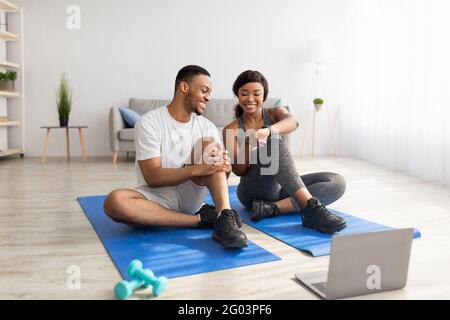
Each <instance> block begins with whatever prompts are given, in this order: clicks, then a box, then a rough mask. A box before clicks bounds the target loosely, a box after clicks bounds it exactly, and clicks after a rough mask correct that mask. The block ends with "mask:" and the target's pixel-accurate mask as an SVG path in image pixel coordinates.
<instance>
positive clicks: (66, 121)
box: [59, 117, 69, 127]
mask: <svg viewBox="0 0 450 320" xmlns="http://www.w3.org/2000/svg"><path fill="white" fill-rule="evenodd" d="M68 125H69V118H61V117H60V118H59V126H60V127H67V126H68Z"/></svg>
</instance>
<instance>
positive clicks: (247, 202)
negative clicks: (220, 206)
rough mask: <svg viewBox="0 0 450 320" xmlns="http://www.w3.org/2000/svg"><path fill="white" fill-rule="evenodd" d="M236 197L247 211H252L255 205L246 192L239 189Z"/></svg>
mask: <svg viewBox="0 0 450 320" xmlns="http://www.w3.org/2000/svg"><path fill="white" fill-rule="evenodd" d="M236 195H237V198H238V200H239V202H240V203H241V204H242V205H243V206H244V207H245V208H246V209H247V210H250V209H251V207H252V204H253V198H252V197H250V196H249V195H248V194H247V193H246V192H245V191H243V190H242V189H240V188H239V186H238V188H237V191H236Z"/></svg>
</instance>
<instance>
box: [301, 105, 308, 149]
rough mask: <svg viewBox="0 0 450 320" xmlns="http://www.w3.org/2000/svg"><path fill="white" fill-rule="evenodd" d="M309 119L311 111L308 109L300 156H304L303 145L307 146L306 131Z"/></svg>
mask: <svg viewBox="0 0 450 320" xmlns="http://www.w3.org/2000/svg"><path fill="white" fill-rule="evenodd" d="M308 119H309V112H308V111H306V122H305V133H304V134H303V142H302V150H301V152H300V156H302V157H303V147H304V146H305V140H306V133H307V132H308Z"/></svg>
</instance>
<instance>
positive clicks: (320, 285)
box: [312, 282, 327, 293]
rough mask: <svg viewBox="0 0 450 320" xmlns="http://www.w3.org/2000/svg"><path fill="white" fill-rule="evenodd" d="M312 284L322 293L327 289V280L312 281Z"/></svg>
mask: <svg viewBox="0 0 450 320" xmlns="http://www.w3.org/2000/svg"><path fill="white" fill-rule="evenodd" d="M312 286H313V287H314V288H316V289H317V290H319V291H320V292H322V293H326V291H327V283H326V282H317V283H312Z"/></svg>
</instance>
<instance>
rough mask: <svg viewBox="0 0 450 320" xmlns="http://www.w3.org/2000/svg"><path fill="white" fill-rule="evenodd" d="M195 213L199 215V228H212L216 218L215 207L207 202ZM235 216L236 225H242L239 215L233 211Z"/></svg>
mask: <svg viewBox="0 0 450 320" xmlns="http://www.w3.org/2000/svg"><path fill="white" fill-rule="evenodd" d="M195 214H198V215H200V221H199V223H198V227H199V228H201V229H214V226H215V225H216V220H217V211H216V207H214V206H212V205H209V204H204V205H202V207H201V208H200V210H198V211H197V212H196V213H195ZM235 216H236V223H237V225H238V227H239V228H240V227H242V222H241V217H239V214H238V213H237V212H235Z"/></svg>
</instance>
